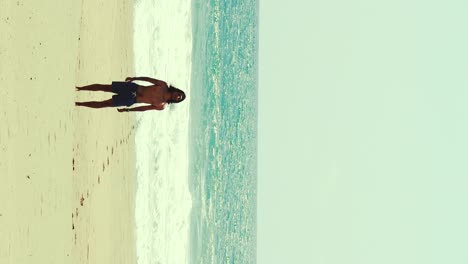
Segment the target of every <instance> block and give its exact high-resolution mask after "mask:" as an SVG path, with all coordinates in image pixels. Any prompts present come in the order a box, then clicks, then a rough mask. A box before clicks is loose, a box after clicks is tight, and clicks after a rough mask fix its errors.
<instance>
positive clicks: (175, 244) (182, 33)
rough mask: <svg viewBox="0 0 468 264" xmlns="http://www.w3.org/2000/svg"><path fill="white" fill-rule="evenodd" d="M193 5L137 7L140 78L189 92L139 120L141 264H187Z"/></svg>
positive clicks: (183, 1)
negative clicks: (161, 81)
mask: <svg viewBox="0 0 468 264" xmlns="http://www.w3.org/2000/svg"><path fill="white" fill-rule="evenodd" d="M191 56H192V21H191V1H189V0H171V1H154V0H138V1H135V10H134V58H135V72H136V74H137V75H141V76H152V77H154V78H157V79H162V80H165V81H167V82H168V83H170V84H172V85H174V86H176V87H178V88H180V89H182V90H184V91H185V92H186V94H187V99H186V101H184V102H183V103H181V104H178V105H173V106H170V107H169V108H168V109H166V110H164V111H152V112H144V113H138V114H137V124H138V125H137V130H136V139H135V144H136V156H137V157H136V169H137V192H136V199H135V201H136V205H135V220H136V243H137V257H138V263H141V264H146V263H187V262H188V261H189V254H188V248H189V228H190V219H189V215H190V210H191V207H192V201H191V195H190V191H189V188H188V123H189V105H190V103H189V101H190V89H189V86H190V83H191V80H190V79H191V76H190V73H191Z"/></svg>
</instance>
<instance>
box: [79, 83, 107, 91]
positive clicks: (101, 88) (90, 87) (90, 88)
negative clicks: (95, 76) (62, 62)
mask: <svg viewBox="0 0 468 264" xmlns="http://www.w3.org/2000/svg"><path fill="white" fill-rule="evenodd" d="M76 89H77V90H78V91H102V92H110V93H112V85H110V84H91V85H87V86H82V87H78V86H77V87H76Z"/></svg>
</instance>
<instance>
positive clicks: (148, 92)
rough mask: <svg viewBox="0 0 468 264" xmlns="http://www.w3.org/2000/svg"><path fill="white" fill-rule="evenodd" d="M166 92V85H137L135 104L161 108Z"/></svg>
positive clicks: (164, 101)
mask: <svg viewBox="0 0 468 264" xmlns="http://www.w3.org/2000/svg"><path fill="white" fill-rule="evenodd" d="M166 92H167V84H166V83H164V84H155V85H150V86H142V85H138V88H137V97H136V102H137V103H146V104H151V105H154V106H162V105H164V104H165V103H166V99H165V98H164V95H165V94H166Z"/></svg>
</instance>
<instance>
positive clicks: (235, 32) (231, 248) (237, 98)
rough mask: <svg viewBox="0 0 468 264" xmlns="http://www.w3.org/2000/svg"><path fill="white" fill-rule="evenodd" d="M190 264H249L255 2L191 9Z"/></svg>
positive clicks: (197, 4) (252, 247) (252, 256)
mask: <svg viewBox="0 0 468 264" xmlns="http://www.w3.org/2000/svg"><path fill="white" fill-rule="evenodd" d="M192 25H193V27H192V33H193V40H192V41H193V50H192V52H193V53H192V74H191V76H192V80H191V93H190V96H191V98H190V99H191V101H190V122H189V146H190V147H189V188H190V192H191V195H192V211H191V216H190V221H191V223H190V243H189V244H190V246H189V251H190V253H189V254H190V257H189V258H190V260H191V261H190V262H191V263H203V264H206V263H255V261H256V197H257V194H256V193H257V83H258V82H257V73H258V71H257V69H258V59H257V58H258V56H257V54H258V2H257V1H255V0H242V1H220V0H218V1H215V0H211V1H202V0H196V1H193V3H192Z"/></svg>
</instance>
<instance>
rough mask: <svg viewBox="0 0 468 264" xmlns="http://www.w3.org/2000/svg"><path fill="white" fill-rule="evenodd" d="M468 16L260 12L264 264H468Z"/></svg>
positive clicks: (311, 6) (397, 1) (368, 4)
mask: <svg viewBox="0 0 468 264" xmlns="http://www.w3.org/2000/svg"><path fill="white" fill-rule="evenodd" d="M467 14H468V2H467V1H461V0H444V1H442V0H434V1H422V0H420V1H414V0H391V1H390V0H388V1H381V0H360V1H349V0H322V1H318V0H290V1H273V0H271V1H270V0H261V1H260V19H259V20H260V47H259V49H260V80H259V85H260V87H259V176H258V179H259V182H258V258H257V260H258V263H260V264H276V263H278V264H285V263H292V264H295V263H299V264H302V263H314V264H316V263H317V264H385V263H389V264H396V263H398V264H406V263H408V264H410V263H411V264H418V263H421V264H431V263H434V264H436V263H437V264H440V263H450V264H458V263H460V264H462V263H468V250H467V248H468V165H467V164H468V15H467Z"/></svg>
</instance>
